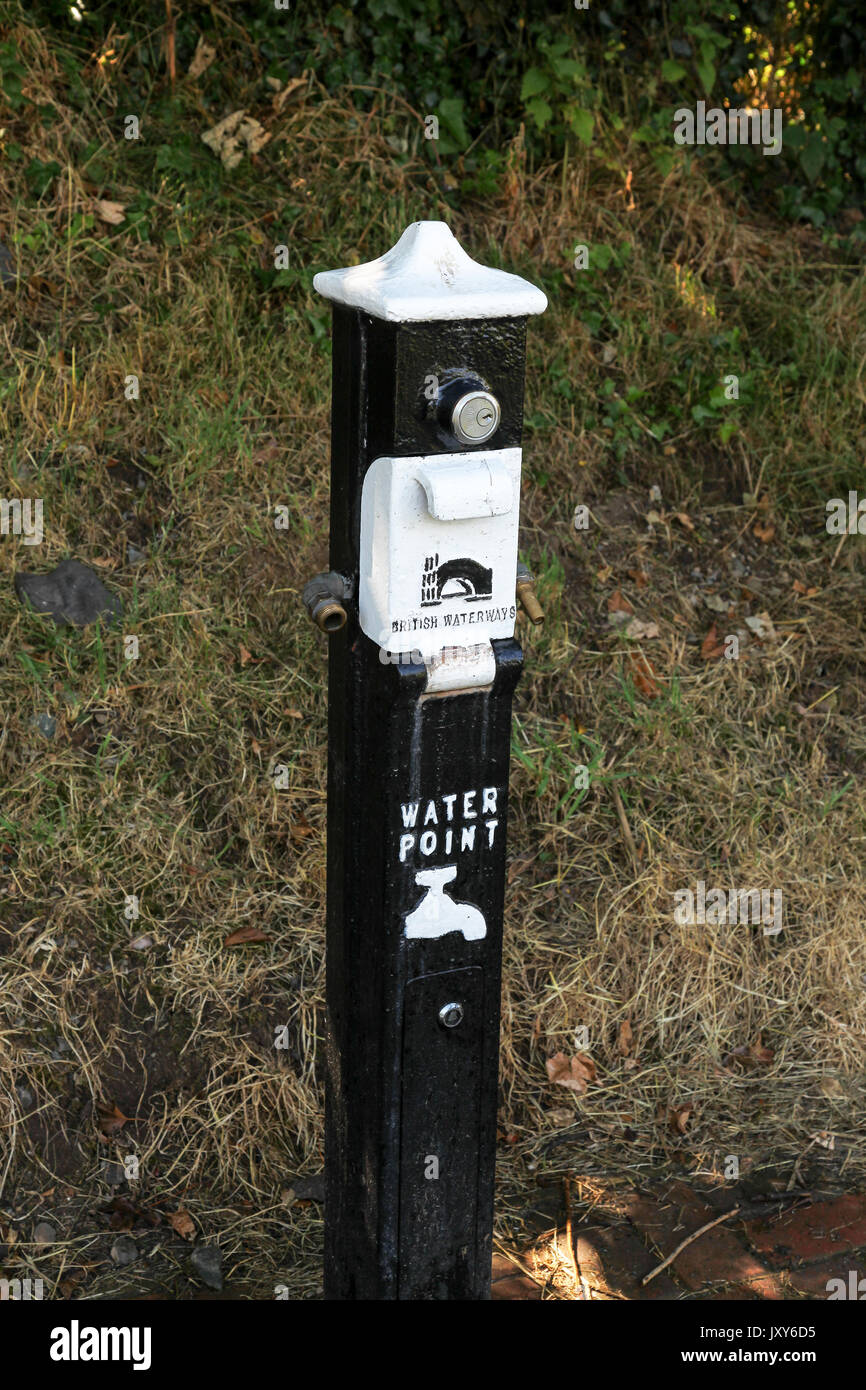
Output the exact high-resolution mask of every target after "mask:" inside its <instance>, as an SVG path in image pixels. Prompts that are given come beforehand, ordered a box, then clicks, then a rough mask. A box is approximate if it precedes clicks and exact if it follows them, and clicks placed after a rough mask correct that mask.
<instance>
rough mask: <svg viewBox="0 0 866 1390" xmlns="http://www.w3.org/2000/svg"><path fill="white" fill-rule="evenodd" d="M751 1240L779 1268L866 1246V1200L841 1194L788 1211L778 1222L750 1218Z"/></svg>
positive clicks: (749, 1234)
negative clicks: (835, 1197)
mask: <svg viewBox="0 0 866 1390" xmlns="http://www.w3.org/2000/svg"><path fill="white" fill-rule="evenodd" d="M745 1226H746V1233H747V1235H748V1237H749V1240H750V1241H751V1242H752V1244H753V1245H754V1246H755V1248H756V1249H758V1250H760V1251H761V1253H762V1254H763V1255H764V1256H765V1258H766V1259H767V1260H769V1262H770V1263H771V1264H773V1265H775V1267H776V1268H777V1269H781V1268H785V1267H786V1266H787V1265H788V1264H789V1263H790V1261H791V1259H792V1258H793V1259H796V1260H819V1259H821V1258H822V1257H823V1258H826V1256H828V1255H839V1254H842V1253H843V1251H845V1250H852V1249H853V1250H856V1249H857V1248H858V1247H859V1246H861V1245H866V1200H864V1198H863V1196H855V1195H851V1196H849V1197H838V1198H837V1199H836V1200H835V1201H834V1202H815V1203H814V1204H813V1205H811V1206H808V1207H799V1208H798V1209H797V1210H796V1211H791V1212H786V1214H785V1215H784V1216H782V1217H779V1218H778V1219H777V1220H775V1221H747V1222H746V1223H745Z"/></svg>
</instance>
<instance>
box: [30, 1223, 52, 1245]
mask: <svg viewBox="0 0 866 1390" xmlns="http://www.w3.org/2000/svg"><path fill="white" fill-rule="evenodd" d="M33 1239H34V1241H35V1242H36V1244H37V1245H53V1244H54V1242H55V1240H56V1239H57V1232H56V1231H55V1229H54V1227H53V1226H52V1225H51V1222H50V1221H40V1222H39V1224H38V1225H37V1226H36V1228H35V1229H34V1231H33Z"/></svg>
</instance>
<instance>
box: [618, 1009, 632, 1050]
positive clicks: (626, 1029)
mask: <svg viewBox="0 0 866 1390" xmlns="http://www.w3.org/2000/svg"><path fill="white" fill-rule="evenodd" d="M616 1045H617V1048H618V1049H619V1054H620V1056H621V1057H629V1056H630V1055H631V1050H632V1048H633V1046H634V1033H633V1032H632V1030H631V1022H630V1020H629V1019H627V1018H624V1019H623V1021H622V1023H621V1024H620V1025H619V1034H618V1035H617V1040H616Z"/></svg>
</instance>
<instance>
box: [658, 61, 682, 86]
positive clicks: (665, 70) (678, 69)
mask: <svg viewBox="0 0 866 1390" xmlns="http://www.w3.org/2000/svg"><path fill="white" fill-rule="evenodd" d="M685 76H686V70H685V68H684V67H683V65H682V63H677V62H676V61H675V60H674V59H673V58H665V60H664V62H663V63H662V77H663V78H664V80H665V82H681V81H682V79H683V78H684V77H685Z"/></svg>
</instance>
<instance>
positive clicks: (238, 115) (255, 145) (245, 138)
mask: <svg viewBox="0 0 866 1390" xmlns="http://www.w3.org/2000/svg"><path fill="white" fill-rule="evenodd" d="M201 138H202V140H203V141H204V143H205V144H206V145H207V147H208V149H211V150H213V152H214V154H216V155H219V158H220V159H221V160H222V162H223V164H224V165H225V167H226V169H235V168H237V166H238V165H239V164H240V162H241V160H242V159H243V157H244V154H245V153H247V154H257V153H258V151H259V150H260V149H262V148H263V146H264V145H266V144H267V143H268V141H269V140H270V138H271V134H270V131H268V130H265V128H264V126H263V125H262V124H261V123H260V122H259V121H257V120H256V119H255V118H254V117H253V116H248V115H247V113H246V111H243V110H241V111H232V113H231V115H230V116H226V117H225V119H224V120H222V121H219V122H218V123H217V124H216V125H215V126H212V127H211V129H210V130H206V131H205V132H204V134H203V135H202V137H201Z"/></svg>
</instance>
